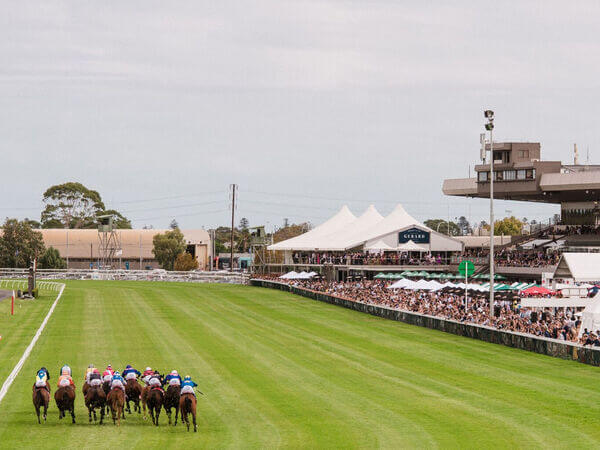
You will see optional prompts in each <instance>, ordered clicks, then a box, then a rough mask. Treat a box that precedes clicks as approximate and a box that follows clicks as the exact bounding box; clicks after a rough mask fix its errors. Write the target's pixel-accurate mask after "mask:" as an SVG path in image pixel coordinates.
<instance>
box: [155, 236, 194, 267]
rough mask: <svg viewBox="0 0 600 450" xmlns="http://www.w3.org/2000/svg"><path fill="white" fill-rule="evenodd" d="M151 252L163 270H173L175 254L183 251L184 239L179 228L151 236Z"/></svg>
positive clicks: (177, 254)
mask: <svg viewBox="0 0 600 450" xmlns="http://www.w3.org/2000/svg"><path fill="white" fill-rule="evenodd" d="M152 244H153V246H154V248H153V249H152V253H153V254H154V257H155V258H156V260H157V261H158V262H159V264H160V265H161V267H162V268H163V269H165V270H173V265H174V264H175V260H176V259H177V256H179V255H180V254H181V253H183V252H184V251H185V247H186V245H185V239H184V238H183V233H182V232H181V231H179V228H175V229H174V230H170V231H166V232H165V233H161V234H156V235H154V237H153V238H152Z"/></svg>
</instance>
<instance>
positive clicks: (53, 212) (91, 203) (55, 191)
mask: <svg viewBox="0 0 600 450" xmlns="http://www.w3.org/2000/svg"><path fill="white" fill-rule="evenodd" d="M42 200H43V202H44V203H45V204H46V207H45V208H44V210H43V211H42V215H41V219H42V228H95V227H96V225H97V220H96V217H97V216H101V215H112V216H113V217H114V225H115V227H116V228H131V222H130V221H129V220H128V219H127V218H126V217H125V216H123V215H122V214H121V213H119V212H118V211H116V210H114V209H106V207H105V206H104V203H103V202H102V197H100V194H99V193H98V192H97V191H94V190H92V189H88V188H87V187H85V186H84V185H83V184H81V183H77V182H67V183H63V184H57V185H55V186H50V187H49V188H48V189H46V192H44V195H43V199H42Z"/></svg>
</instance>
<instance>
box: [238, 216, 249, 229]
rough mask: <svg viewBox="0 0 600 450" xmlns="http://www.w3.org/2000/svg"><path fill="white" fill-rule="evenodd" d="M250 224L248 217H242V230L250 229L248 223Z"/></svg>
mask: <svg viewBox="0 0 600 450" xmlns="http://www.w3.org/2000/svg"><path fill="white" fill-rule="evenodd" d="M249 224H250V222H248V219H246V218H245V217H242V218H241V219H240V225H239V227H240V230H242V231H244V230H247V229H248V225H249Z"/></svg>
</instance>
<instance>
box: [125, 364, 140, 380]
mask: <svg viewBox="0 0 600 450" xmlns="http://www.w3.org/2000/svg"><path fill="white" fill-rule="evenodd" d="M140 375H141V373H140V371H139V370H135V369H134V368H133V367H131V364H127V367H125V370H124V371H123V376H124V377H125V380H135V379H136V378H137V377H139V376H140Z"/></svg>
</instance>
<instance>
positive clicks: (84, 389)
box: [81, 381, 90, 397]
mask: <svg viewBox="0 0 600 450" xmlns="http://www.w3.org/2000/svg"><path fill="white" fill-rule="evenodd" d="M89 389H90V385H89V384H88V382H87V381H84V382H83V386H81V392H83V396H84V397H85V394H87V392H88V390H89Z"/></svg>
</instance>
